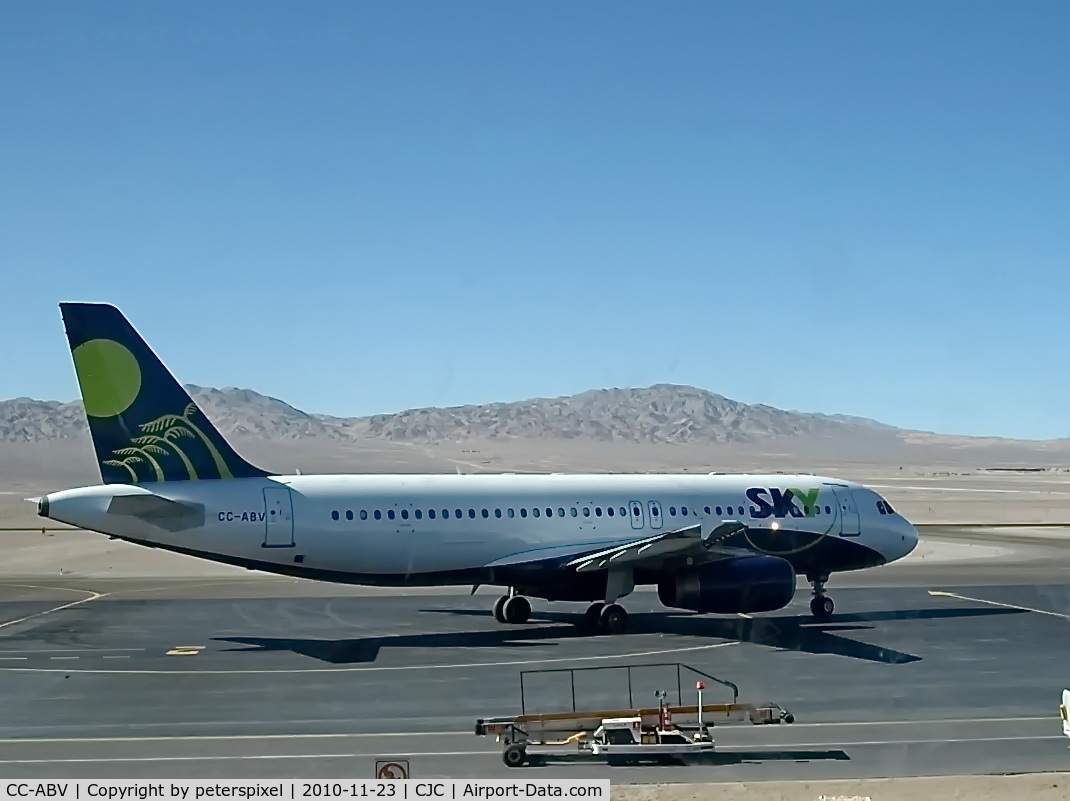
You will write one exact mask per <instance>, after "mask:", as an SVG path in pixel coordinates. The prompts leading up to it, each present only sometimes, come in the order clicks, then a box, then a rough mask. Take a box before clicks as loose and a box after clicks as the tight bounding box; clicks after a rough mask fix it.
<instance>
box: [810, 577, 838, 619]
mask: <svg viewBox="0 0 1070 801" xmlns="http://www.w3.org/2000/svg"><path fill="white" fill-rule="evenodd" d="M806 580H807V581H809V582H810V584H811V585H812V586H813V588H814V597H813V598H811V599H810V614H812V615H813V616H814V617H816V618H817V619H818V620H828V619H829V618H830V617H832V613H833V612H834V611H835V609H836V604H834V603H833V602H832V599H831V598H829V597H828V596H827V595H825V583H826V582H827V581H828V580H829V577H828V574H827V573H825V574H822V575H817V574H813V573H811V574H809V575H807V577H806Z"/></svg>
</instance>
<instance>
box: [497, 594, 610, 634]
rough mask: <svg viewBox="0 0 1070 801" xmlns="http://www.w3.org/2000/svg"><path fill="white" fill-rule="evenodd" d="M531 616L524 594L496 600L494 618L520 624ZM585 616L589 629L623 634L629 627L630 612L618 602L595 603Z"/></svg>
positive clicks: (504, 596) (505, 596) (588, 608)
mask: <svg viewBox="0 0 1070 801" xmlns="http://www.w3.org/2000/svg"><path fill="white" fill-rule="evenodd" d="M530 618H531V602H530V601H529V600H528V599H527V598H525V597H524V596H523V595H503V596H501V597H500V598H499V599H498V600H497V601H495V602H494V619H495V620H497V621H498V622H499V623H512V624H514V625H520V624H523V623H527V622H528V620H529V619H530ZM583 618H584V623H585V624H586V627H587V628H588V629H593V630H595V631H599V632H602V633H604V634H622V633H623V632H624V631H626V630H627V628H628V612H627V611H626V610H625V608H624V607H623V606H621V605H620V604H616V603H614V604H606V603H603V602H601V601H598V602H597V603H593V604H591V605H590V606H588V607H587V612H586V614H584V616H583Z"/></svg>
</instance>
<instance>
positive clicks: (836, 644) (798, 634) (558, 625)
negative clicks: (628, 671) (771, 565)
mask: <svg viewBox="0 0 1070 801" xmlns="http://www.w3.org/2000/svg"><path fill="white" fill-rule="evenodd" d="M421 611H423V612H428V613H436V614H448V615H458V616H476V617H489V616H490V614H491V613H490V612H489V611H482V610H473V609H427V610H421ZM1007 614H1021V612H1020V611H1019V610H1017V609H1002V608H992V609H977V608H964V609H948V608H946V607H943V608H939V609H911V610H905V611H888V612H853V613H846V614H841V615H833V616H832V618H831V619H830V620H828V621H821V622H818V621H815V620H814V619H813V618H811V617H809V616H808V615H803V616H794V615H779V616H773V617H755V618H739V617H734V618H716V617H707V616H704V615H689V614H687V613H676V612H649V613H637V614H632V615H631V616H630V617H629V634H632V635H634V634H679V635H682V636H689V637H701V638H710V639H714V640H727V641H735V642H748V643H753V644H755V645H764V646H767V647H770V648H775V649H778V650H781V651H800V652H805V653H811V654H834V655H838V656H844V657H849V658H852V659H859V660H862V661H867V662H882V663H885V664H906V663H909V662H917V661H920V660H921V657H920V656H916V655H914V654H908V653H904V652H903V651H896V650H894V649H891V648H883V647H881V646H878V645H870V644H869V643H864V642H859V641H858V640H852V639H849V638H847V637H841V636H839V633H842V632H847V631H864V630H870V629H873V626H871V625H864V624H866V623H872V622H880V621H888V620H936V619H942V618H963V617H981V616H991V615H1007ZM540 622H545V624H549V625H545V624H540ZM532 623H534V624H535V625H530V624H528V625H525V626H506V627H502V628H500V629H495V630H491V631H467V632H440V633H426V634H402V635H394V636H386V637H360V638H353V639H343V640H327V639H304V638H285V637H251V636H250V637H241V636H238V637H235V636H230V637H216V638H213V639H214V640H215V641H217V642H229V643H234V644H236V645H240V646H246V647H244V648H230V649H227V650H229V651H238V652H245V651H291V652H293V653H296V654H301V655H303V656H307V657H310V658H312V659H316V660H319V661H321V662H327V663H329V664H332V665H350V664H367V663H372V662H374V661H375V660H376V659H377V658H378V656H379V652H380V651H381V650H382V649H383V648H503V647H507V648H535V649H539V648H545V647H553V646H556V645H557V644H558V642H560V641H567V640H573V639H580V638H586V637H590V636H591V632H590V631H589V630H587V629H586V628H585V627H584V626H583V625H582V623H583V615H582V614H574V613H565V612H542V613H539V614H536V615H533V616H532ZM620 636H623V637H627V636H629V635H620Z"/></svg>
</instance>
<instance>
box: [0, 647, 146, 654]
mask: <svg viewBox="0 0 1070 801" xmlns="http://www.w3.org/2000/svg"><path fill="white" fill-rule="evenodd" d="M145 650H147V649H146V648H42V649H34V648H28V649H25V650H23V649H21V648H20V649H18V650H16V649H11V650H7V649H0V654H110V653H114V652H115V651H145Z"/></svg>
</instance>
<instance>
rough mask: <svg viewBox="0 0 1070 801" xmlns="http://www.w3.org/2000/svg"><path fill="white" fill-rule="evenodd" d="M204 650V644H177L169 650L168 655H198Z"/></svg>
mask: <svg viewBox="0 0 1070 801" xmlns="http://www.w3.org/2000/svg"><path fill="white" fill-rule="evenodd" d="M203 650H204V646H203V645H176V646H175V647H174V648H172V649H171V650H170V651H168V652H167V655H168V656H196V655H197V654H199V653H200V652H201V651H203Z"/></svg>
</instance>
